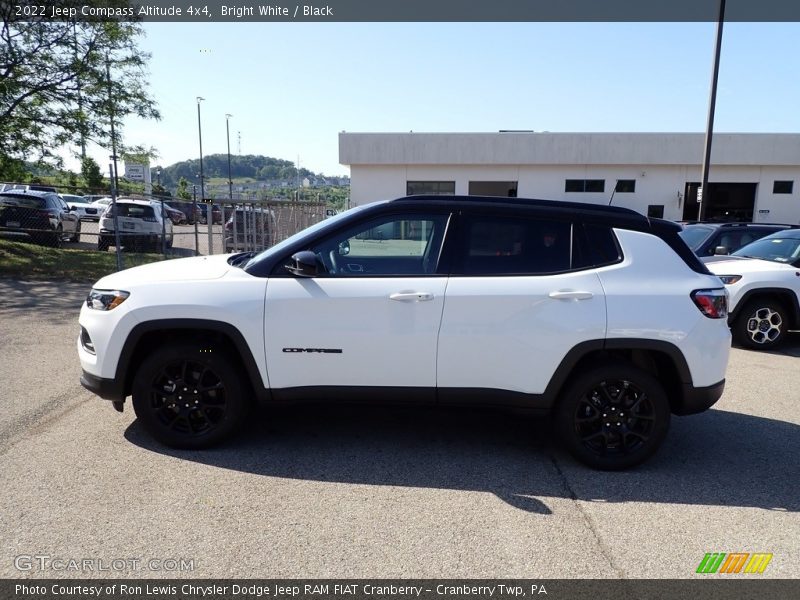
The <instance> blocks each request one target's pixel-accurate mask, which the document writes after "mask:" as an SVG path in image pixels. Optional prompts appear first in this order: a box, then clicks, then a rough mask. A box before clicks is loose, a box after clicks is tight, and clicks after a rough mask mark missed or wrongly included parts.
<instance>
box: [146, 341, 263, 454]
mask: <svg viewBox="0 0 800 600" xmlns="http://www.w3.org/2000/svg"><path fill="white" fill-rule="evenodd" d="M215 350H216V352H215ZM242 378H243V377H242V374H241V373H240V372H239V371H238V369H236V368H235V367H234V366H233V365H232V364H231V363H230V362H229V361H228V360H227V359H226V358H224V357H223V356H221V355H220V354H219V348H216V349H215V348H213V347H208V348H206V347H201V346H194V345H183V344H182V345H174V346H167V347H165V348H163V349H160V350H157V351H156V352H155V353H153V354H152V355H151V356H150V357H148V358H147V359H145V361H144V362H143V363H142V366H141V367H140V369H139V371H138V372H137V374H136V378H135V380H134V386H133V408H134V411H135V412H136V416H137V417H138V419H139V420H140V421H141V424H142V426H143V427H144V428H145V429H146V430H147V431H148V432H149V433H150V434H151V435H152V436H153V437H154V438H155V439H156V440H158V441H159V442H161V443H162V444H165V445H167V446H171V447H173V448H205V447H209V446H212V445H214V444H216V443H218V442H220V441H222V440H223V439H225V438H227V437H228V436H230V435H231V434H232V433H233V432H234V431H235V430H236V429H237V428H238V427H239V426H240V425H241V424H242V422H243V419H244V417H245V416H246V413H247V410H246V409H247V406H248V403H247V401H246V398H245V395H244V393H243V392H244V390H243V387H242V385H241V380H242Z"/></svg>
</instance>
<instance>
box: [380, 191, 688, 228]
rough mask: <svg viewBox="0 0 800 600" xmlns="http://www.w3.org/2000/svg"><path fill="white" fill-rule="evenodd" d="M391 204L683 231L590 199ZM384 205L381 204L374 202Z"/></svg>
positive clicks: (436, 199)
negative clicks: (540, 214)
mask: <svg viewBox="0 0 800 600" xmlns="http://www.w3.org/2000/svg"><path fill="white" fill-rule="evenodd" d="M387 203H388V204H406V203H407V204H409V205H414V206H444V207H449V208H453V206H454V205H460V206H461V207H462V208H467V207H485V208H490V209H499V210H503V209H514V210H520V209H530V210H531V211H537V212H538V211H552V212H553V213H554V216H559V215H558V213H562V214H561V215H560V216H562V218H563V217H566V216H571V217H574V216H577V217H580V218H582V219H584V220H590V221H593V222H596V223H603V224H606V225H610V226H612V227H621V228H624V229H633V230H637V231H656V230H657V231H680V229H681V227H680V226H679V225H678V224H677V223H674V222H673V221H667V220H664V219H654V218H649V217H645V216H644V215H643V214H641V213H638V212H636V211H635V210H631V209H629V208H623V207H621V206H608V205H605V204H590V203H588V202H568V201H564V200H543V199H541V198H508V197H504V196H441V195H439V196H437V195H418V196H405V197H403V198H397V199H395V200H389V201H388V202H387ZM375 204H381V203H375Z"/></svg>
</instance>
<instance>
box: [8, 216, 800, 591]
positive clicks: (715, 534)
mask: <svg viewBox="0 0 800 600" xmlns="http://www.w3.org/2000/svg"><path fill="white" fill-rule="evenodd" d="M84 225H86V224H84ZM202 231H207V230H206V229H205V228H201V232H202ZM86 237H87V236H85V239H84V240H82V243H88V240H87V239H86ZM202 237H203V236H202V235H201V238H202ZM205 237H206V239H207V233H206V236H205ZM192 244H193V238H192ZM176 245H178V244H176ZM192 247H193V246H192ZM87 290H88V286H86V285H82V284H66V283H62V282H59V283H52V284H49V283H45V282H36V283H26V282H15V281H10V280H0V294H2V297H3V299H4V302H3V303H2V306H1V307H0V358H1V359H0V380H1V381H2V382H3V383H2V385H0V401H1V402H2V410H0V470H1V471H2V473H3V477H2V480H3V485H2V486H0V504H2V506H3V510H2V511H0V538H1V541H0V576H2V577H53V576H56V577H62V576H64V577H78V576H85V577H91V576H104V577H109V576H115V577H129V576H143V577H161V576H175V575H180V576H182V577H201V578H228V577H337V578H339V577H341V578H360V577H364V578H391V577H413V578H428V577H431V578H434V577H436V578H460V577H503V578H506V577H514V578H558V577H580V578H616V577H628V578H644V577H648V578H650V577H653V578H684V577H692V576H695V570H696V569H697V566H698V564H699V562H700V561H701V559H702V558H703V556H704V554H705V553H708V552H766V553H772V554H773V555H774V556H773V559H772V561H771V563H770V564H769V566H768V568H767V570H766V571H765V572H764V574H763V575H761V577H781V578H796V577H800V535H799V534H800V519H798V511H800V494H799V493H798V491H797V481H798V476H799V475H800V411H798V402H800V392H799V391H798V390H800V369H798V367H799V366H800V335H798V334H795V337H794V338H793V339H791V341H790V344H788V345H787V346H785V347H784V348H783V349H782V351H781V352H779V353H757V352H750V351H746V350H743V349H738V348H734V349H733V351H732V355H731V361H730V364H729V368H728V380H727V387H726V391H725V394H724V396H723V397H722V399H721V401H720V402H719V403H718V404H717V405H716V406H715V408H714V409H713V410H711V411H709V412H707V413H705V414H702V415H696V416H692V417H675V418H673V421H672V428H671V431H670V434H669V436H668V438H667V441H666V443H665V444H664V446H663V447H662V449H661V450H660V452H659V454H658V455H657V456H656V457H655V458H654V459H652V460H650V461H649V462H647V463H646V464H645V465H644V466H643V467H641V468H639V469H636V470H634V471H630V472H623V473H602V472H595V471H590V470H588V469H586V468H584V467H582V466H580V465H579V464H577V463H576V462H575V461H574V460H572V459H571V458H570V457H569V456H567V455H566V454H565V453H564V452H563V451H561V450H560V449H559V448H558V446H557V445H556V444H555V443H554V441H553V440H552V439H551V438H550V436H549V430H548V426H547V422H546V421H542V420H531V419H526V418H519V417H518V416H514V415H509V414H504V413H492V412H478V411H467V412H463V411H462V412H456V411H443V410H434V409H390V408H383V409H378V408H376V409H364V408H361V409H356V408H336V409H333V408H310V407H306V408H293V409H282V410H275V409H264V410H260V411H259V412H258V414H257V416H256V418H255V419H253V420H252V422H251V424H250V425H249V427H248V428H247V430H246V431H245V432H244V433H243V435H241V436H240V437H239V438H238V439H237V440H235V441H234V442H233V443H230V444H228V445H226V446H225V447H223V448H219V449H216V450H212V451H201V452H185V451H173V450H168V449H165V448H163V447H160V446H158V445H156V444H155V443H154V442H152V441H151V440H150V439H149V438H148V437H147V436H145V435H144V433H143V432H142V431H141V430H140V428H139V427H138V425H137V423H136V421H135V417H134V415H133V412H132V410H131V408H130V405H129V403H128V404H127V406H126V410H125V412H124V413H123V414H120V413H117V412H115V411H114V410H113V409H112V407H111V405H110V403H107V402H105V401H102V400H99V399H98V398H96V397H95V396H93V395H92V394H91V393H89V392H88V391H86V390H84V389H83V388H82V387H81V386H80V384H79V383H78V378H79V375H80V367H79V364H78V359H77V355H76V350H75V338H76V336H77V331H78V326H77V317H78V311H79V307H80V303H81V301H82V300H83V299H84V297H85V294H86V292H87ZM35 555H40V556H41V555H46V556H49V557H51V558H57V559H62V560H66V561H69V560H83V559H94V560H97V561H105V564H106V565H108V564H111V563H112V561H115V560H116V561H126V562H124V566H123V567H121V568H120V569H112V570H111V571H97V570H95V571H91V572H86V571H80V572H74V571H63V570H62V571H57V570H54V569H53V568H52V564H51V567H50V568H45V569H40V568H38V563H37V562H36V561H33V565H32V566H30V568H26V565H29V563H28V562H26V561H22V562H20V561H19V560H18V557H20V556H35ZM131 559H137V560H138V561H140V562H131ZM150 560H155V561H156V562H155V563H153V565H154V568H149V567H147V565H148V564H149V563H148V561H150ZM173 560H175V561H180V560H184V562H183V563H180V562H178V563H177V565H178V566H180V565H181V564H183V566H185V567H186V568H185V569H182V570H181V572H179V573H176V572H175V570H174V569H172V566H173V562H169V561H173ZM91 564H95V565H97V564H98V563H96V562H95V563H91ZM117 565H118V566H119V565H122V563H120V562H117ZM165 565H166V566H165ZM188 565H191V568H188ZM142 569H144V570H142Z"/></svg>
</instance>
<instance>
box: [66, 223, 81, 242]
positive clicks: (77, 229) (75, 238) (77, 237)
mask: <svg viewBox="0 0 800 600" xmlns="http://www.w3.org/2000/svg"><path fill="white" fill-rule="evenodd" d="M69 241H70V242H75V243H77V242H80V241H81V222H80V221H78V224H77V225H76V226H75V233H74V234H73V235H72V237H71V238H70V240H69Z"/></svg>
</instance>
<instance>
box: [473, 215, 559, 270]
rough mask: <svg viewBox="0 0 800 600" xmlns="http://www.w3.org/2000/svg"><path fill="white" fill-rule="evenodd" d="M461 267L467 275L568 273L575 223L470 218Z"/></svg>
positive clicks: (508, 218)
mask: <svg viewBox="0 0 800 600" xmlns="http://www.w3.org/2000/svg"><path fill="white" fill-rule="evenodd" d="M464 221H465V222H464V243H463V246H462V251H461V256H460V268H459V269H458V270H459V271H460V272H461V273H463V274H464V275H522V274H546V273H557V272H561V271H567V270H569V269H570V268H571V263H572V224H571V223H570V222H567V221H551V220H538V219H519V218H513V217H478V216H475V217H466V218H465V220H464Z"/></svg>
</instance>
